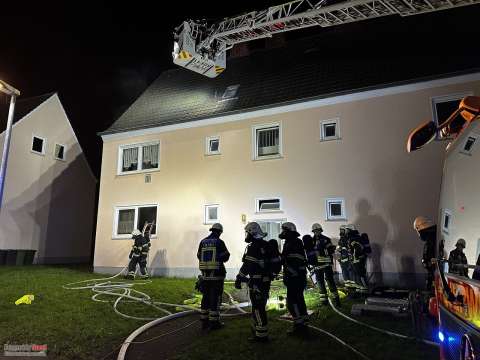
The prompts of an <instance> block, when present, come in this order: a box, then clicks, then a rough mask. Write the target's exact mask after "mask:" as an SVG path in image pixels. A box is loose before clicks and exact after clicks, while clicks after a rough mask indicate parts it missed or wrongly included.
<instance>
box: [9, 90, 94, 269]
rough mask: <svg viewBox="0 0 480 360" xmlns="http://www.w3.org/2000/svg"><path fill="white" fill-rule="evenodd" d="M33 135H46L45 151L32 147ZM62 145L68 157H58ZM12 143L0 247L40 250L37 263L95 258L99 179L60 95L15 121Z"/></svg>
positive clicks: (67, 261)
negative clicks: (59, 146) (35, 149)
mask: <svg viewBox="0 0 480 360" xmlns="http://www.w3.org/2000/svg"><path fill="white" fill-rule="evenodd" d="M0 136H1V137H0V146H1V147H2V148H3V141H4V133H3V134H1V135H0ZM33 136H38V137H41V138H43V139H45V147H44V149H45V150H44V154H43V155H41V154H37V153H34V152H32V151H31V148H32V137H33ZM57 143H58V144H61V145H64V146H65V160H64V161H62V160H57V159H55V157H54V148H55V144H57ZM10 146H11V147H10V157H9V161H8V169H7V177H6V184H5V193H4V199H3V205H2V209H1V213H0V228H1V232H0V249H34V250H37V253H36V260H35V262H37V263H72V262H85V261H89V259H90V258H91V248H92V241H93V239H92V232H93V226H94V210H95V196H96V179H95V178H94V176H93V174H92V173H91V170H90V168H89V165H88V163H87V161H86V158H85V156H84V154H83V152H82V149H81V148H80V145H79V143H78V141H77V138H76V136H75V133H74V131H73V129H72V127H71V125H70V122H69V120H68V118H67V115H66V113H65V111H64V109H63V106H62V104H61V102H60V99H59V97H58V95H57V94H53V95H52V96H51V97H50V98H48V99H47V100H46V101H45V102H43V103H42V104H41V105H39V106H38V107H37V108H36V109H34V110H33V111H32V112H30V113H29V114H28V115H26V116H25V117H24V118H23V119H21V120H20V121H18V122H17V123H16V124H15V125H14V127H13V132H12V139H11V145H10Z"/></svg>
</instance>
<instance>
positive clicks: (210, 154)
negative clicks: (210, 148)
mask: <svg viewBox="0 0 480 360" xmlns="http://www.w3.org/2000/svg"><path fill="white" fill-rule="evenodd" d="M215 155H222V153H221V152H212V153H207V154H205V156H215Z"/></svg>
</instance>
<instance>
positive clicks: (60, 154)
mask: <svg viewBox="0 0 480 360" xmlns="http://www.w3.org/2000/svg"><path fill="white" fill-rule="evenodd" d="M53 156H54V157H55V159H57V160H65V145H62V144H55V149H54V154H53Z"/></svg>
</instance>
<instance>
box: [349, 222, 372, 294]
mask: <svg viewBox="0 0 480 360" xmlns="http://www.w3.org/2000/svg"><path fill="white" fill-rule="evenodd" d="M345 231H346V235H347V237H348V242H349V244H350V253H351V254H352V270H353V275H354V280H355V290H356V292H357V293H359V294H366V293H368V284H367V253H366V251H365V247H364V245H363V239H362V237H361V236H360V234H359V232H358V230H357V229H356V228H355V225H353V224H348V225H347V226H346V227H345Z"/></svg>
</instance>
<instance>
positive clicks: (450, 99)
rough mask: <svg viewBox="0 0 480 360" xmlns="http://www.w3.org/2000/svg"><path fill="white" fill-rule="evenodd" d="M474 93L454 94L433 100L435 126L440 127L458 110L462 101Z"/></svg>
mask: <svg viewBox="0 0 480 360" xmlns="http://www.w3.org/2000/svg"><path fill="white" fill-rule="evenodd" d="M469 95H472V93H461V94H452V95H445V96H437V97H433V98H432V114H433V121H434V122H435V124H437V125H440V124H442V123H444V122H445V120H447V119H448V118H449V117H450V115H452V113H453V112H455V111H456V110H457V109H458V105H459V104H460V101H461V100H462V99H463V98H464V97H465V96H469Z"/></svg>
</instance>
